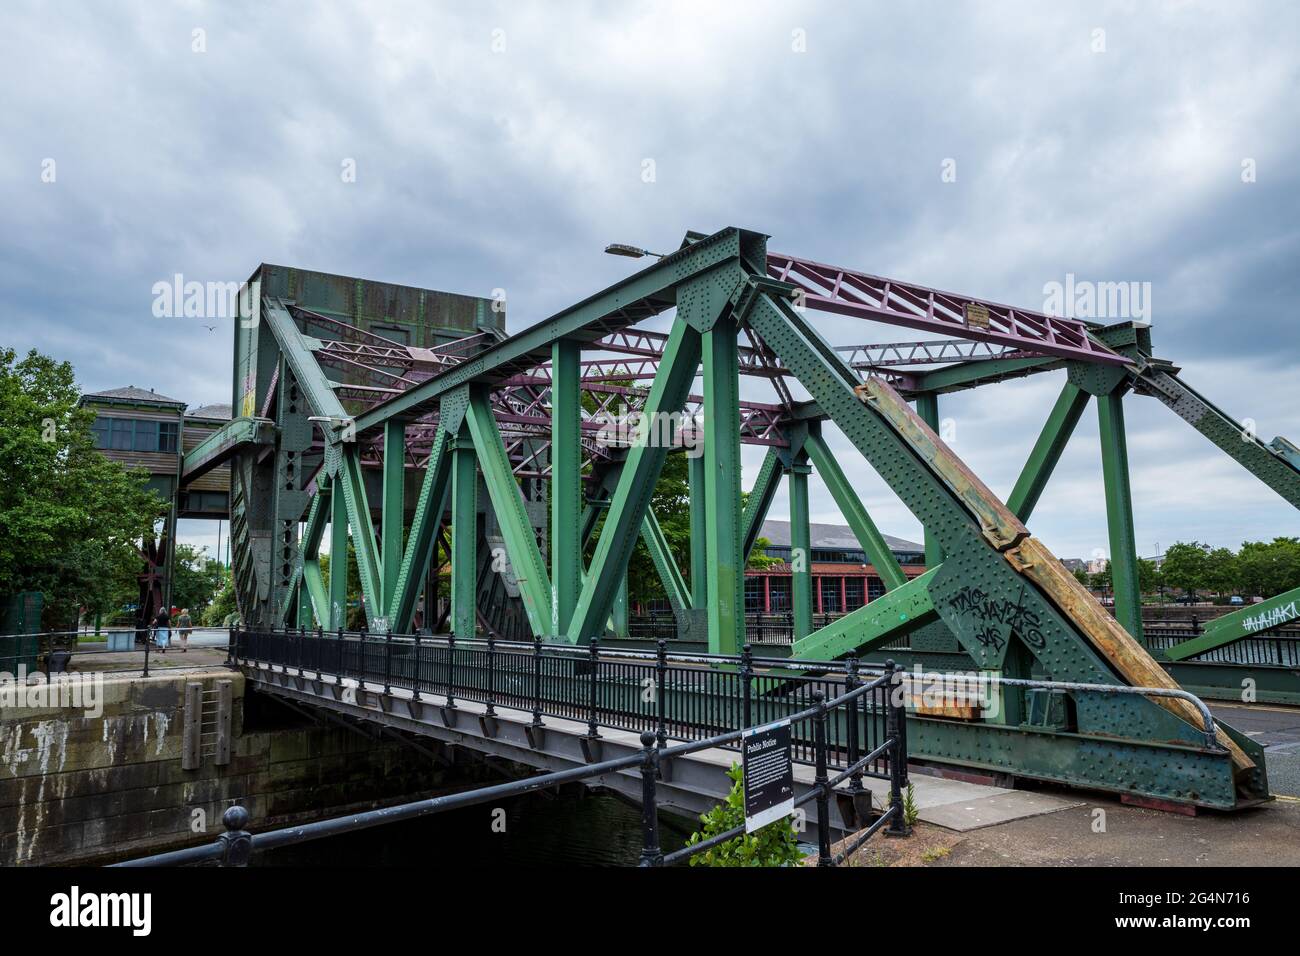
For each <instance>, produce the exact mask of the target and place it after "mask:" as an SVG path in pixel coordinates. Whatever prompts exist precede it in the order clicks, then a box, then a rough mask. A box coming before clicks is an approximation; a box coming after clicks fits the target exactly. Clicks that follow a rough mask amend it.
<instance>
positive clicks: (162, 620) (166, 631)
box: [153, 605, 172, 654]
mask: <svg viewBox="0 0 1300 956" xmlns="http://www.w3.org/2000/svg"><path fill="white" fill-rule="evenodd" d="M171 625H172V616H171V615H170V614H169V613H167V606H166V605H163V606H162V607H160V608H159V609H158V616H157V617H155V618H154V619H153V640H154V643H155V644H157V645H158V653H159V654H166V653H167V644H168V642H169V641H170V640H171V635H172V631H171Z"/></svg>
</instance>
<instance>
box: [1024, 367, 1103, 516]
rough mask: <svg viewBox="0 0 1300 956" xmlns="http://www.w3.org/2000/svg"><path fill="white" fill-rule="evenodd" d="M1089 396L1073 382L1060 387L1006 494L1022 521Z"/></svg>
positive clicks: (1034, 502) (1062, 450)
mask: <svg viewBox="0 0 1300 956" xmlns="http://www.w3.org/2000/svg"><path fill="white" fill-rule="evenodd" d="M1089 398H1091V396H1090V395H1089V394H1088V393H1087V392H1085V391H1083V390H1082V389H1081V388H1079V387H1078V386H1077V385H1075V384H1074V383H1073V382H1066V383H1065V385H1064V386H1063V387H1062V388H1061V394H1060V395H1059V396H1058V397H1057V399H1056V404H1055V405H1054V406H1052V412H1051V414H1050V415H1048V416H1047V422H1046V424H1044V425H1043V430H1042V432H1041V433H1039V436H1038V441H1036V442H1035V443H1034V448H1033V451H1031V452H1030V453H1029V459H1028V461H1026V462H1025V467H1024V468H1023V469H1021V472H1020V477H1019V478H1018V479H1017V480H1016V485H1015V487H1014V488H1012V489H1011V494H1010V495H1009V496H1007V507H1008V508H1009V509H1011V513H1012V514H1014V515H1015V516H1016V517H1017V518H1019V519H1020V520H1021V521H1028V520H1029V516H1030V515H1031V514H1032V513H1033V510H1034V506H1035V505H1036V504H1038V499H1039V497H1040V496H1041V495H1042V493H1043V489H1044V488H1045V487H1046V486H1047V481H1048V479H1049V478H1051V477H1052V471H1053V470H1054V469H1055V468H1056V463H1057V462H1058V461H1060V460H1061V453H1062V452H1064V451H1065V446H1066V445H1067V444H1068V443H1069V441H1070V436H1071V435H1072V434H1074V426H1075V425H1077V424H1078V422H1079V416H1080V415H1082V414H1083V410H1084V408H1085V407H1087V405H1088V399H1089Z"/></svg>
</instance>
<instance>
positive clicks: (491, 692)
mask: <svg viewBox="0 0 1300 956" xmlns="http://www.w3.org/2000/svg"><path fill="white" fill-rule="evenodd" d="M487 671H488V676H487V707H486V708H485V709H484V711H483V713H484V715H485V716H487V717H495V716H496V715H497V708H496V700H497V639H496V636H495V635H494V634H493V633H492V632H491V631H489V632H488V639H487Z"/></svg>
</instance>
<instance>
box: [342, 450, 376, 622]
mask: <svg viewBox="0 0 1300 956" xmlns="http://www.w3.org/2000/svg"><path fill="white" fill-rule="evenodd" d="M340 487H341V488H342V489H343V500H344V501H345V502H346V504H347V510H348V527H349V529H350V530H351V532H352V553H353V554H354V555H355V556H356V561H357V574H358V575H359V576H360V578H361V595H362V598H363V600H364V601H365V604H366V621H367V623H368V624H369V625H370V627H371V628H372V629H374V630H379V631H382V630H387V619H386V614H387V612H386V610H385V608H384V604H383V593H382V587H381V578H380V569H379V547H378V545H377V544H376V542H375V525H374V522H373V521H372V520H371V518H370V503H369V501H368V500H367V496H366V482H365V475H364V474H363V473H362V470H361V460H360V456H358V454H357V447H356V445H355V444H347V445H344V446H343V452H342V460H341V462H340V468H339V474H338V476H337V478H336V479H335V484H334V491H335V493H337V492H338V490H339V488H340Z"/></svg>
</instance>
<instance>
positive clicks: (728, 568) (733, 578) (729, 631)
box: [701, 315, 745, 654]
mask: <svg viewBox="0 0 1300 956" xmlns="http://www.w3.org/2000/svg"><path fill="white" fill-rule="evenodd" d="M738 334H739V329H738V328H737V325H736V321H735V319H733V318H731V317H730V315H726V316H721V317H719V318H718V319H717V320H716V322H715V324H714V325H713V327H712V328H710V329H709V330H708V331H707V332H705V333H704V342H703V352H702V361H701V364H702V365H703V367H704V501H705V509H706V510H707V512H708V515H709V518H708V521H707V522H706V527H705V551H706V553H707V555H708V568H707V571H706V577H707V578H708V583H707V584H706V585H705V587H706V588H707V592H708V596H709V599H708V601H707V609H708V622H709V623H708V627H709V652H710V653H712V654H736V653H738V652H739V651H740V648H741V645H742V644H744V642H745V636H744V635H745V582H744V573H745V560H744V557H743V555H742V552H741V537H742V534H743V531H742V528H741V523H740V416H739V413H738V412H737V408H738V406H739V402H740V372H739V368H740V366H739V362H738V361H737V357H736V345H737V342H736V336H737V335H738Z"/></svg>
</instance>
